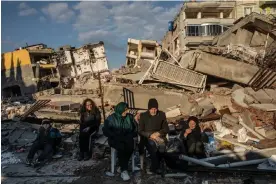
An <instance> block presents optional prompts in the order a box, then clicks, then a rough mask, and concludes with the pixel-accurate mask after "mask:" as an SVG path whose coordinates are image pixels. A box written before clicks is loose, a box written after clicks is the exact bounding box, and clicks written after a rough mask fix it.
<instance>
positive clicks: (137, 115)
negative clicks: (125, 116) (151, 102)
mask: <svg viewBox="0 0 276 184" xmlns="http://www.w3.org/2000/svg"><path fill="white" fill-rule="evenodd" d="M134 119H135V121H136V122H137V123H138V122H139V120H140V113H137V114H136V116H135V117H134Z"/></svg>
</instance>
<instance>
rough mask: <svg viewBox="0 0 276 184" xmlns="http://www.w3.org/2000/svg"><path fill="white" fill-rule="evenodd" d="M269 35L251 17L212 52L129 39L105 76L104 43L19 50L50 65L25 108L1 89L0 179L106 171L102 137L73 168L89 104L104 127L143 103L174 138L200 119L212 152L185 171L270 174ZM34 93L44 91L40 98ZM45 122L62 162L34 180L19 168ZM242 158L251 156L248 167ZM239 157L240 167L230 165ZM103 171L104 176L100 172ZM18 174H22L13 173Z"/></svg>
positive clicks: (272, 79) (274, 99)
mask: <svg viewBox="0 0 276 184" xmlns="http://www.w3.org/2000/svg"><path fill="white" fill-rule="evenodd" d="M275 25H276V24H275V22H274V21H273V20H272V19H269V18H268V17H266V16H264V15H260V14H256V13H252V14H250V15H248V16H246V17H244V18H242V19H240V20H238V21H236V22H235V23H234V25H233V26H232V27H230V28H229V29H228V30H227V31H225V32H224V33H222V34H221V35H218V36H217V37H215V38H214V39H213V41H212V43H211V44H209V45H201V46H200V47H198V48H196V49H192V50H188V51H185V52H180V51H178V52H177V54H175V53H174V54H173V53H170V52H169V51H168V50H167V49H165V48H162V47H161V46H160V45H159V44H158V43H157V41H153V40H137V39H132V38H129V39H128V42H127V45H128V46H127V53H126V65H125V66H123V67H122V68H120V69H118V70H116V71H112V72H111V71H109V68H108V60H107V58H106V55H105V48H104V43H103V42H99V43H95V44H87V45H84V46H82V47H80V48H74V47H71V46H63V47H60V48H59V49H58V50H57V51H53V50H52V49H49V48H46V47H45V45H44V46H43V45H42V46H43V47H42V46H41V48H40V47H39V49H37V48H32V47H28V48H26V53H27V52H28V53H29V55H30V56H31V57H32V56H33V53H34V52H37V53H40V52H42V51H43V52H46V51H47V58H46V59H45V58H43V57H42V58H40V60H38V61H36V62H37V65H36V66H35V68H36V71H37V72H36V75H35V76H32V78H34V79H35V81H37V82H36V83H34V84H33V85H34V86H35V87H34V89H25V88H23V87H22V91H24V93H23V92H22V94H21V96H23V99H19V98H18V97H17V95H19V94H16V95H14V94H13V93H14V91H13V90H11V89H10V88H9V86H8V84H6V83H5V84H4V87H5V98H3V99H2V103H1V107H2V109H1V121H2V131H1V135H2V139H1V145H2V150H1V151H2V156H1V162H2V165H4V166H5V168H2V170H4V171H3V173H4V176H5V177H13V176H14V177H15V176H16V177H17V176H22V177H28V176H37V175H39V176H40V177H50V176H52V175H53V176H55V177H56V178H59V177H61V178H62V177H65V176H66V177H67V178H66V179H60V182H61V183H62V182H72V181H73V180H76V179H79V176H80V174H76V172H80V173H81V171H82V169H84V168H89V169H91V168H94V167H96V165H97V164H99V162H100V163H105V162H106V161H107V159H106V157H105V156H102V155H104V154H103V152H105V151H104V150H105V148H107V147H108V146H107V142H106V137H104V136H103V135H102V133H99V137H98V139H97V140H96V145H97V148H96V150H97V151H96V153H95V155H96V156H95V157H97V156H98V157H100V158H98V159H96V160H91V161H89V162H77V161H76V155H77V150H78V146H77V139H78V126H79V110H80V106H81V103H82V101H83V100H84V99H85V98H91V99H93V100H94V101H95V102H96V104H97V105H98V107H99V109H100V110H101V112H102V115H103V117H107V116H108V115H109V114H111V113H112V112H113V107H114V105H116V104H117V103H118V102H120V101H125V102H127V103H129V105H130V106H131V108H133V109H135V108H137V109H139V111H138V112H142V111H144V110H146V109H147V102H148V99H150V98H153V97H154V98H156V99H157V100H158V102H159V107H160V110H162V111H164V112H166V116H167V119H168V122H169V127H170V130H171V131H176V130H178V128H179V125H180V122H181V121H183V120H187V118H188V117H189V116H196V117H198V118H199V119H200V120H201V124H200V126H201V128H202V130H204V131H206V132H207V133H208V137H209V139H210V140H211V139H214V141H213V142H209V143H208V145H205V146H206V148H210V149H209V150H208V151H207V152H208V156H209V157H208V158H207V159H205V160H199V159H195V158H191V157H187V156H182V157H181V158H182V159H183V160H186V161H188V162H192V164H191V165H190V166H195V165H201V166H204V167H210V168H213V169H216V168H217V169H218V168H219V169H225V168H231V167H243V166H245V165H253V166H256V165H257V164H260V165H259V167H258V169H263V168H264V167H265V164H266V166H267V167H273V168H274V167H275V166H274V165H273V162H272V161H274V162H275V154H276V150H275V148H276V142H275V139H276V129H275V128H276V127H275V125H276V89H275V88H276V68H275V65H276V60H275V53H276V50H275V46H273V44H274V43H276V42H275V40H276V34H275V31H274V32H273V31H272V30H273V29H275V28H276V26H275ZM264 27H265V28H264ZM260 28H262V29H260ZM16 52H19V51H16ZM20 52H23V51H20ZM7 58H9V57H8V56H7V57H6V59H7ZM33 64H34V63H33ZM273 66H274V67H273ZM42 68H43V69H50V70H51V69H52V73H51V75H45V76H44V73H43V70H42ZM53 68H56V71H55V72H53ZM39 72H41V73H42V74H43V77H42V78H41V73H40V74H39ZM23 73H24V72H23ZM46 73H47V72H46ZM24 75H25V74H24ZM54 79H55V80H54ZM39 81H40V82H39ZM41 81H43V82H41ZM25 82H27V83H30V81H25ZM41 83H42V84H45V83H48V84H49V85H47V86H48V87H46V88H44V87H41V86H43V85H42V84H41ZM125 89H127V90H129V93H128V95H131V94H132V100H129V98H128V97H127V96H126V94H124V90H125ZM42 101H44V102H45V103H42ZM46 102H47V103H46ZM134 102H135V103H134ZM37 104H38V105H37ZM103 112H105V114H103ZM16 118H17V119H16ZM43 118H50V119H52V120H53V121H54V126H56V127H58V128H59V129H60V130H61V132H62V136H63V141H62V148H61V151H62V153H63V158H61V159H60V160H59V159H58V160H55V161H53V162H52V163H50V164H49V165H47V166H46V167H45V168H43V169H41V170H40V171H39V172H37V171H34V170H31V169H30V168H26V167H25V166H24V165H23V162H24V159H25V156H26V153H27V150H28V149H29V147H30V145H31V143H32V141H34V139H35V137H36V133H37V129H38V127H39V124H40V123H41V120H42V119H43ZM169 138H173V136H171V137H169ZM240 150H242V151H240ZM245 150H246V151H245ZM227 152H228V153H227ZM249 152H250V154H249ZM229 153H233V155H234V156H233V155H230V154H229ZM247 153H248V154H249V155H251V154H253V155H255V156H249V157H248V158H247V157H246V156H245V155H246V154H247ZM261 153H262V154H261ZM108 154H109V153H108ZM237 155H238V156H240V157H239V158H236V157H238V156H237ZM256 155H257V156H256ZM273 155H274V156H273ZM102 157H103V158H102ZM226 157H227V158H226ZM270 157H271V158H270ZM222 158H223V159H222ZM233 158H235V159H233ZM221 159H222V160H221ZM108 161H109V160H108ZM226 163H227V164H226ZM271 163H272V164H271ZM108 164H109V163H108ZM108 164H105V165H104V166H102V167H104V169H105V170H106V169H107V167H108V166H107V165H108ZM17 166H18V167H19V168H21V169H16V167H17ZM255 168H257V167H255ZM101 169H102V168H101ZM104 169H102V170H104ZM274 169H275V168H274ZM14 170H15V171H14ZM41 173H42V174H41ZM95 173H97V174H98V171H97V172H95ZM167 177H169V175H167ZM10 179H11V178H10ZM36 181H38V180H36ZM36 181H34V183H35V182H36ZM53 182H57V181H53Z"/></svg>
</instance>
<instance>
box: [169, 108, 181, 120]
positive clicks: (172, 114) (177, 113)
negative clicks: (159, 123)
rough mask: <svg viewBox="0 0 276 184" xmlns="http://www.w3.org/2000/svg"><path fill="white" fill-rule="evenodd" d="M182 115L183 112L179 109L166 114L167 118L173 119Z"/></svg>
mask: <svg viewBox="0 0 276 184" xmlns="http://www.w3.org/2000/svg"><path fill="white" fill-rule="evenodd" d="M180 115H181V112H180V109H179V108H176V109H173V110H170V111H168V112H166V117H167V118H173V117H177V116H180Z"/></svg>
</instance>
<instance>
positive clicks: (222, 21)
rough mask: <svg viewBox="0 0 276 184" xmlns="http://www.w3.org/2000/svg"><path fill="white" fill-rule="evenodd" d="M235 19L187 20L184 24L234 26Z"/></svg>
mask: <svg viewBox="0 0 276 184" xmlns="http://www.w3.org/2000/svg"><path fill="white" fill-rule="evenodd" d="M234 21H235V19H230V18H229V19H227V18H223V19H220V18H202V19H185V20H184V24H186V25H188V24H200V25H201V24H208V23H210V24H222V25H233V22H234Z"/></svg>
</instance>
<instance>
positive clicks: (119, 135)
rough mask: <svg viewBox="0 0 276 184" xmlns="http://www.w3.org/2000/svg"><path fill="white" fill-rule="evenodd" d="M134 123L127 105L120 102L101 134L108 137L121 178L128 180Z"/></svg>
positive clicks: (135, 129) (135, 132)
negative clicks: (117, 161)
mask: <svg viewBox="0 0 276 184" xmlns="http://www.w3.org/2000/svg"><path fill="white" fill-rule="evenodd" d="M136 127H137V126H136V122H135V119H134V117H133V115H132V114H129V113H128V105H127V103H124V102H120V103H119V104H117V105H116V107H115V112H114V113H113V114H111V115H110V116H108V117H107V119H106V120H105V122H104V127H103V133H104V135H105V136H106V137H108V144H109V146H110V147H112V148H114V149H115V150H116V151H117V154H118V159H119V165H120V168H121V171H122V172H121V178H122V179H123V180H124V181H127V180H129V179H130V177H129V175H128V172H127V169H128V161H129V159H130V157H131V155H132V153H133V150H134V137H136V136H137V128H136Z"/></svg>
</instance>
